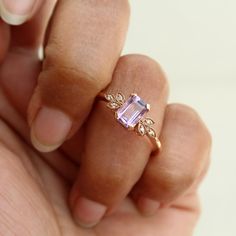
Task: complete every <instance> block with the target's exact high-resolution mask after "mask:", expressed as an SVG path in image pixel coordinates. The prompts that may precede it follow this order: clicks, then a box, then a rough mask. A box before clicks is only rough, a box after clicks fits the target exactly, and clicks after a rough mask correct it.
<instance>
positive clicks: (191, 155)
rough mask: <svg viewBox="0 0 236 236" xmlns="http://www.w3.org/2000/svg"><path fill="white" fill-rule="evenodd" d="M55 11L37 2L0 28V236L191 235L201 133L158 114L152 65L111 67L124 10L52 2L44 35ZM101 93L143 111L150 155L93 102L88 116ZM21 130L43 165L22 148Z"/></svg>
mask: <svg viewBox="0 0 236 236" xmlns="http://www.w3.org/2000/svg"><path fill="white" fill-rule="evenodd" d="M2 2H3V0H1V1H0V3H1V4H0V7H1V9H2ZM8 2H9V3H10V2H11V1H10V0H9V1H8ZM26 2H27V1H26ZM54 3H55V2H54V1H45V2H44V5H43V6H41V4H40V1H37V4H38V5H35V8H34V10H32V12H31V13H30V14H27V17H25V18H24V20H28V21H27V23H25V24H24V25H22V26H18V27H10V26H9V25H7V24H5V23H3V22H2V21H0V39H1V43H0V63H1V67H0V82H1V88H0V116H1V120H0V126H1V127H0V130H1V132H0V153H1V158H0V170H1V171H0V180H1V182H0V193H1V194H0V234H1V235H20V236H21V235H24V236H25V235H40V236H41V235H53V236H54V235H63V236H64V235H68V236H73V235H91V234H94V235H102V236H106V235H107V236H110V235H114V236H115V235H117V236H120V235H122V236H123V235H124V236H125V235H135V236H139V235H140V236H141V235H162V236H168V235H176V236H178V235H179V236H185V235H186V236H189V235H191V234H192V231H193V229H194V225H195V224H196V221H197V218H198V216H199V201H198V196H197V189H198V185H199V184H200V182H201V180H202V178H203V177H204V175H205V173H206V170H207V167H208V163H209V152H210V142H211V141H210V135H209V132H208V130H207V129H206V127H205V125H204V124H203V122H202V121H201V119H200V118H199V116H198V115H197V114H196V112H195V111H193V110H192V109H191V108H189V107H187V106H184V105H180V104H169V105H166V104H167V97H168V83H167V80H166V78H165V76H164V74H163V73H162V71H161V69H160V67H159V65H158V64H157V63H156V62H155V61H153V60H151V59H150V58H147V57H144V56H139V55H128V56H125V57H121V58H120V55H119V54H120V51H121V49H122V46H123V41H124V38H125V32H126V29H127V24H128V15H129V14H128V13H129V10H128V5H127V1H126V0H119V1H104V2H103V1H100V2H99V1H83V0H76V1H72V0H68V1H58V5H57V7H56V9H55V10H54V13H53V17H52V20H51V22H50V27H47V25H48V19H49V16H50V12H51V11H52V9H53V6H54ZM104 3H106V4H104ZM14 4H16V3H14ZM4 19H5V20H6V19H9V17H4ZM11 19H12V18H11ZM18 22H19V21H18ZM13 23H14V22H13ZM46 27H47V37H46V39H47V40H46V41H45V52H46V54H45V60H44V64H43V66H42V67H41V63H40V61H39V60H38V57H37V48H38V46H39V45H40V44H41V43H42V38H43V34H44V32H45V28H46ZM38 76H39V79H38ZM111 78H112V79H111ZM37 81H38V83H37ZM102 89H106V91H108V92H117V91H120V92H122V93H124V94H127V95H129V94H130V93H132V92H135V91H136V92H138V93H139V95H140V96H142V98H144V99H145V100H147V101H148V102H149V103H151V104H152V110H151V111H150V115H151V116H152V117H153V118H154V120H156V121H158V122H159V123H158V124H157V126H156V127H155V129H156V131H157V134H158V135H160V139H161V141H162V144H163V150H162V151H161V152H160V153H159V154H158V155H152V156H151V157H149V156H150V153H151V146H150V144H149V142H148V140H146V139H145V138H144V137H138V136H136V135H135V134H134V133H132V132H128V131H127V130H125V129H123V128H122V127H121V126H120V125H119V124H118V123H116V121H115V120H114V117H113V116H112V114H111V113H109V110H108V109H107V108H106V106H105V104H104V102H97V103H95V104H94V100H95V97H96V96H97V94H98V93H99V92H100V91H101V90H102ZM134 90H135V91H134ZM29 103H30V106H29ZM93 104H94V106H93V109H92V111H91V108H92V105H93ZM28 106H29V108H28ZM27 109H28V113H27ZM88 116H89V117H88ZM27 119H28V122H29V124H30V129H31V139H32V141H33V144H34V147H36V148H37V149H38V150H40V151H43V152H44V153H39V152H38V151H36V149H35V148H34V147H33V146H32V145H31V142H30V135H29V133H30V131H29V128H28V124H27ZM58 147H60V148H59V149H58V150H56V151H53V150H55V149H57V148H58ZM48 151H53V152H50V153H46V152H48ZM71 186H73V188H72V189H71ZM68 196H69V204H68ZM69 205H70V207H69ZM71 212H72V214H71ZM98 222H99V223H98ZM97 223H98V224H97ZM95 224H97V225H96V227H94V228H93V229H91V230H87V229H84V227H89V226H94V225H95ZM81 226H83V227H81Z"/></svg>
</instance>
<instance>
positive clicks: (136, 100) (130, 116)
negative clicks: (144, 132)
mask: <svg viewBox="0 0 236 236" xmlns="http://www.w3.org/2000/svg"><path fill="white" fill-rule="evenodd" d="M147 112H148V108H147V103H145V102H144V101H143V100H142V99H141V98H140V97H139V96H138V95H131V96H130V97H129V98H128V100H127V101H126V102H125V103H124V105H122V106H121V107H120V108H119V109H118V110H117V112H116V117H117V120H118V121H119V122H120V123H121V124H122V125H123V126H125V127H126V128H134V127H135V126H136V125H137V124H138V122H139V121H140V120H141V119H142V117H143V116H144V115H145V113H147Z"/></svg>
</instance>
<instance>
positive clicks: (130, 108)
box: [99, 93, 161, 151]
mask: <svg viewBox="0 0 236 236" xmlns="http://www.w3.org/2000/svg"><path fill="white" fill-rule="evenodd" d="M99 97H100V98H102V99H103V100H105V101H106V102H107V107H108V108H109V109H111V110H112V111H114V112H115V118H116V120H117V121H118V122H119V123H120V124H121V125H122V126H124V127H125V128H126V129H128V130H132V131H135V132H136V133H137V134H138V135H139V136H147V137H148V138H149V140H150V141H151V142H152V143H153V144H154V147H155V150H154V151H156V150H160V149H161V142H160V140H159V139H158V138H157V134H156V131H155V130H154V129H153V128H152V125H154V124H155V122H154V121H153V119H151V118H148V117H145V115H146V114H147V113H148V112H149V111H150V109H151V106H150V104H148V103H146V102H144V101H143V100H142V99H141V98H140V97H139V96H138V95H137V94H135V93H132V94H131V95H130V96H129V98H128V99H127V100H126V98H125V96H124V95H123V94H122V93H117V94H106V93H100V94H99Z"/></svg>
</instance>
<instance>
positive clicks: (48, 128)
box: [31, 107, 72, 152]
mask: <svg viewBox="0 0 236 236" xmlns="http://www.w3.org/2000/svg"><path fill="white" fill-rule="evenodd" d="M71 127H72V121H71V119H70V118H69V116H67V115H66V114H65V113H63V112H61V111H59V110H57V109H53V108H49V107H43V108H42V109H41V110H40V111H39V112H38V114H37V116H36V118H35V120H34V121H33V124H32V126H31V141H32V143H33V145H34V147H35V148H36V149H38V150H39V151H40V152H51V151H53V150H55V149H57V148H58V147H59V146H61V144H62V143H63V142H64V141H65V140H66V138H67V136H68V133H69V132H70V129H71Z"/></svg>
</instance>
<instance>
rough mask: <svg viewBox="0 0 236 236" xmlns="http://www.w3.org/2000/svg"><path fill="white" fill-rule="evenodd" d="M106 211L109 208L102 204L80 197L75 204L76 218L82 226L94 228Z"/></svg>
mask: <svg viewBox="0 0 236 236" xmlns="http://www.w3.org/2000/svg"><path fill="white" fill-rule="evenodd" d="M106 210H107V207H106V206H104V205H102V204H100V203H97V202H94V201H91V200H89V199H87V198H83V197H79V198H78V199H77V201H76V204H75V209H74V217H75V220H76V222H77V223H78V224H79V225H80V226H82V227H84V228H92V227H94V226H95V225H96V224H98V223H99V221H100V220H101V219H102V217H103V216H104V215H105V213H106Z"/></svg>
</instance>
